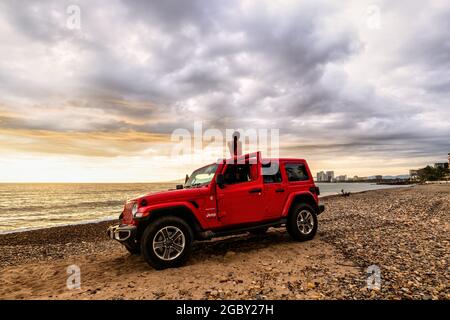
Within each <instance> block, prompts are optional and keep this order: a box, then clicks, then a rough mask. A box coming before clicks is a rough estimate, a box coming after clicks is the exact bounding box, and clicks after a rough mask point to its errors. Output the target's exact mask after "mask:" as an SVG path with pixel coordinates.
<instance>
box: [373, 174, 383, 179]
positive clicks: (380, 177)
mask: <svg viewBox="0 0 450 320" xmlns="http://www.w3.org/2000/svg"><path fill="white" fill-rule="evenodd" d="M374 178H375V180H382V179H383V176H380V175H376V176H375V177H374Z"/></svg>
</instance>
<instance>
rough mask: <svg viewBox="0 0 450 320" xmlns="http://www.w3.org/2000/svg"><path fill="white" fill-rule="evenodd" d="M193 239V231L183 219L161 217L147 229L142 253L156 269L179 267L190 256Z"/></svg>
mask: <svg viewBox="0 0 450 320" xmlns="http://www.w3.org/2000/svg"><path fill="white" fill-rule="evenodd" d="M192 239H193V235H192V230H191V228H190V226H189V225H188V224H187V223H186V222H185V221H184V220H183V219H180V218H178V217H161V218H159V219H157V220H156V221H153V222H151V223H150V224H149V225H148V227H147V228H146V229H145V231H144V234H143V236H142V241H141V252H142V255H143V256H144V258H145V260H146V261H147V263H148V264H149V265H151V266H152V267H154V268H155V269H158V270H161V269H165V268H173V267H179V266H181V265H182V264H183V263H184V262H185V261H186V259H187V258H188V256H189V253H190V251H191V245H192Z"/></svg>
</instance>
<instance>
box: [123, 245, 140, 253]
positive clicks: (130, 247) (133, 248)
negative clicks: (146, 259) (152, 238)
mask: <svg viewBox="0 0 450 320" xmlns="http://www.w3.org/2000/svg"><path fill="white" fill-rule="evenodd" d="M123 246H124V247H125V249H127V251H128V252H129V253H130V254H133V255H140V254H141V245H140V244H139V243H125V244H124V245H123Z"/></svg>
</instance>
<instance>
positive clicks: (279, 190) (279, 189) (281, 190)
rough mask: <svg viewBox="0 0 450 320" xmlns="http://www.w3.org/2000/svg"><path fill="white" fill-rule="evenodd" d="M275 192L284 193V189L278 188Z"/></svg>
mask: <svg viewBox="0 0 450 320" xmlns="http://www.w3.org/2000/svg"><path fill="white" fill-rule="evenodd" d="M275 192H284V189H283V188H278V189H276V190H275Z"/></svg>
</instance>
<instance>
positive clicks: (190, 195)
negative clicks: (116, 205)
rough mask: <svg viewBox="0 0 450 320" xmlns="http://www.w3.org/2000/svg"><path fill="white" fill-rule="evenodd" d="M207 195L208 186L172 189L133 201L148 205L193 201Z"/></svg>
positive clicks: (149, 194)
mask: <svg viewBox="0 0 450 320" xmlns="http://www.w3.org/2000/svg"><path fill="white" fill-rule="evenodd" d="M208 193H209V188H208V186H203V187H196V188H189V189H173V190H167V191H159V192H152V193H148V194H146V195H142V196H139V197H137V198H135V199H133V200H134V201H142V200H144V199H145V200H146V201H147V203H148V204H149V205H151V204H155V203H161V202H168V201H181V200H193V199H196V198H198V197H201V196H203V195H205V194H208Z"/></svg>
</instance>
